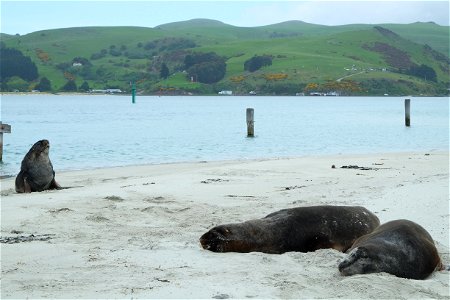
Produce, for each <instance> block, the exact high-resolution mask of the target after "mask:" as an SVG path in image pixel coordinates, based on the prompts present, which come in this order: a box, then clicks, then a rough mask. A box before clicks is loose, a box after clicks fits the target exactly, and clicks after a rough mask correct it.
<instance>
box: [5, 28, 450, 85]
mask: <svg viewBox="0 0 450 300" xmlns="http://www.w3.org/2000/svg"><path fill="white" fill-rule="evenodd" d="M380 26H383V27H385V28H388V29H390V30H392V31H394V32H396V33H397V34H399V35H400V37H399V38H394V39H393V38H389V37H386V36H383V35H382V34H380V33H379V32H378V31H377V30H374V29H373V25H364V24H357V25H346V26H323V25H314V24H308V23H304V22H297V21H292V22H284V23H280V24H275V25H270V26H262V27H254V28H243V27H235V26H231V25H227V24H223V23H221V22H217V21H212V20H192V21H186V22H177V23H171V24H166V25H162V26H159V27H157V28H142V27H80V28H69V29H56V30H46V31H39V32H34V33H31V34H28V35H24V36H10V35H4V34H2V36H1V38H2V42H4V43H5V44H6V45H7V46H8V47H14V48H17V49H19V50H21V51H22V52H23V53H24V54H25V55H27V56H30V57H31V59H32V60H33V61H34V62H35V63H36V65H37V66H38V68H39V72H40V75H41V76H45V77H47V78H49V79H50V80H51V82H52V86H53V88H54V89H58V88H60V87H61V86H63V85H64V84H65V82H66V79H65V78H64V76H63V73H62V72H61V71H60V70H59V69H58V68H57V65H58V64H60V63H64V62H65V63H67V62H71V61H72V59H73V58H74V57H84V58H87V59H90V57H91V55H92V54H93V53H98V52H100V51H101V50H102V49H106V50H109V49H110V48H111V46H115V47H116V48H120V47H126V51H135V52H141V53H143V51H144V50H143V48H139V47H138V43H142V44H145V43H147V42H149V41H153V40H157V39H163V38H166V37H172V38H173V37H182V38H188V39H192V40H194V41H195V43H196V44H197V45H198V46H197V47H196V48H194V49H191V50H193V51H199V52H208V51H213V52H216V53H217V54H219V55H222V56H224V57H226V58H227V73H226V76H225V78H224V79H223V80H222V81H221V82H219V85H227V84H230V78H231V77H234V76H240V75H244V76H246V82H247V83H249V84H264V81H263V80H261V75H262V74H269V73H285V74H287V75H288V79H286V82H297V83H299V84H306V83H309V82H324V81H327V80H336V79H338V78H341V77H343V76H345V75H348V74H349V73H352V72H353V71H346V70H345V69H346V68H347V69H348V68H352V66H355V67H356V68H357V69H358V70H361V69H368V68H376V69H380V68H384V67H387V63H386V62H385V61H384V58H383V57H382V55H381V54H379V53H376V52H373V51H368V50H366V49H364V48H363V46H364V45H368V44H369V45H370V44H373V43H375V42H380V43H386V44H389V45H391V46H394V47H396V48H398V49H400V50H402V51H405V52H407V53H408V55H409V56H410V58H411V60H412V61H413V62H415V63H417V64H422V63H423V64H426V65H429V66H431V67H433V69H434V70H435V71H436V73H437V75H438V78H439V81H443V82H447V83H448V82H449V77H448V73H445V72H444V71H443V70H442V67H441V65H440V64H441V63H440V62H438V61H436V60H435V59H434V58H433V57H430V56H427V55H425V53H424V51H423V44H428V45H430V46H431V47H433V49H435V50H438V51H440V52H441V53H444V54H445V55H446V56H447V57H448V53H449V49H448V44H449V27H448V26H438V25H436V24H430V23H414V24H408V25H397V24H384V25H380ZM274 34H277V35H278V36H281V35H283V34H284V35H285V37H283V38H271V36H273V35H274ZM36 49H41V50H42V51H44V52H45V53H47V54H48V57H49V58H50V60H49V61H47V62H42V61H41V60H40V59H39V58H38V56H37V51H36ZM144 52H145V51H144ZM150 53H151V51H149V52H148V55H149V58H148V59H128V58H127V57H125V56H123V55H122V56H118V57H114V56H111V55H109V54H108V55H107V56H106V57H104V58H101V59H98V60H91V59H90V61H91V63H92V64H93V66H92V72H94V73H97V72H101V74H104V75H102V76H99V78H98V79H96V80H87V81H88V83H89V85H90V87H91V88H104V87H105V86H118V87H120V88H123V89H125V90H127V89H129V86H128V83H129V82H127V80H125V79H124V78H128V77H129V76H138V77H139V78H141V77H145V78H146V79H145V80H144V81H142V82H141V84H140V85H141V86H145V87H146V88H148V89H151V87H152V86H170V87H176V88H179V89H189V90H198V89H200V88H201V85H200V84H198V83H191V82H190V81H189V80H188V79H187V78H186V76H185V74H183V73H181V72H175V73H174V68H175V67H176V64H177V62H175V61H168V62H167V63H168V65H169V68H170V69H171V71H172V73H173V74H172V75H171V76H170V77H169V78H168V79H167V80H162V81H161V80H160V79H158V78H157V77H158V75H159V74H158V72H157V70H153V71H151V72H153V75H151V76H150V75H149V74H150V73H151V72H150V73H149V70H150V68H151V66H152V64H153V63H155V62H156V59H158V58H154V57H153V56H152V55H151V54H150ZM262 54H270V55H273V56H274V59H273V64H272V65H271V66H268V67H264V68H263V69H261V70H260V71H258V72H256V73H255V74H250V73H248V72H246V71H244V68H243V65H244V62H245V61H246V60H247V59H249V58H251V57H252V56H254V55H262ZM164 55H166V54H165V52H157V56H159V59H161V57H164ZM179 63H180V62H178V64H179ZM447 67H448V66H447ZM130 74H131V75H130ZM133 74H134V75H133ZM145 74H147V75H148V76H147V75H145ZM75 75H77V74H75ZM127 76H128V77H127ZM146 76H147V77H146ZM149 76H150V77H149ZM152 76H153V77H152ZM371 76H373V77H374V78H378V76H389V77H394V79H395V78H396V79H401V80H407V81H409V82H412V83H414V84H419V83H418V82H419V81H420V80H418V79H414V78H410V77H408V76H404V75H401V74H396V73H390V74H389V75H388V74H386V73H385V74H383V73H381V74H376V72H369V73H366V74H364V75H361V76H353V77H351V78H352V80H357V79H358V80H362V79H367V78H370V77H371ZM152 78H153V79H152ZM83 81H84V79H83V78H81V77H80V76H77V84H78V85H81V83H82V82H83Z"/></svg>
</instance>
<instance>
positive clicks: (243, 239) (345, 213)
mask: <svg viewBox="0 0 450 300" xmlns="http://www.w3.org/2000/svg"><path fill="white" fill-rule="evenodd" d="M379 224H380V221H379V220H378V218H377V216H375V215H374V214H373V213H372V212H370V211H368V210H367V209H365V208H364V207H360V206H310V207H297V208H291V209H283V210H280V211H277V212H274V213H271V214H269V215H267V216H266V217H264V218H262V219H256V220H250V221H246V222H243V223H235V224H225V225H219V226H216V227H214V228H212V229H211V230H209V231H208V232H206V233H205V234H203V235H202V236H201V237H200V243H201V245H202V247H203V248H204V249H207V250H210V251H214V252H254V251H255V252H265V253H276V254H280V253H284V252H288V251H299V252H309V251H315V250H317V249H322V248H334V249H337V250H339V251H345V250H347V249H348V248H349V247H350V246H351V245H352V244H353V242H354V241H355V240H356V239H357V238H358V237H360V236H362V235H364V234H367V233H369V232H372V231H373V230H374V229H375V228H376V227H377V226H378V225H379Z"/></svg>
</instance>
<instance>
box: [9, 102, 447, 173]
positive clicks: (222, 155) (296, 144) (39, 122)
mask: <svg viewBox="0 0 450 300" xmlns="http://www.w3.org/2000/svg"><path fill="white" fill-rule="evenodd" d="M247 107H253V108H254V109H255V134H256V137H255V138H246V120H245V110H246V108H247ZM1 109H2V114H1V119H2V121H3V123H7V124H10V125H11V126H12V133H11V134H4V138H3V140H4V153H3V161H4V162H3V164H2V165H1V174H2V175H5V174H10V175H11V174H16V173H17V172H18V171H19V169H20V162H21V160H22V158H23V156H24V155H25V154H26V152H27V151H28V150H29V148H30V147H31V145H32V144H33V143H35V142H36V141H38V140H40V139H44V138H45V139H48V140H50V143H51V150H50V157H51V160H52V162H53V165H54V167H55V169H56V170H59V171H61V170H74V169H88V168H97V167H105V166H122V165H135V164H148V163H166V162H180V161H204V160H207V161H209V160H227V159H246V158H273V157H286V156H302V155H311V154H338V153H371V152H392V151H430V150H435V149H437V150H445V149H448V147H449V99H448V98H414V97H413V98H412V100H411V116H412V117H411V125H412V126H411V127H410V128H406V127H405V126H404V97H403V98H392V97H383V98H376V97H373V98H372V97H370V98H358V97H237V96H232V97H227V96H224V97H137V98H136V104H134V105H133V104H132V103H131V97H130V96H50V95H2V96H1Z"/></svg>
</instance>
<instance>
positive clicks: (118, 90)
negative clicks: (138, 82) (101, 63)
mask: <svg viewBox="0 0 450 300" xmlns="http://www.w3.org/2000/svg"><path fill="white" fill-rule="evenodd" d="M106 92H107V93H108V94H115V93H122V90H121V89H106Z"/></svg>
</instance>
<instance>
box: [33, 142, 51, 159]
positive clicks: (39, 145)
mask: <svg viewBox="0 0 450 300" xmlns="http://www.w3.org/2000/svg"><path fill="white" fill-rule="evenodd" d="M49 151H50V142H49V141H48V140H40V141H37V142H36V143H35V144H34V145H33V147H31V149H30V152H32V153H34V154H35V155H36V156H39V155H42V154H43V155H47V156H48V153H49Z"/></svg>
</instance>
